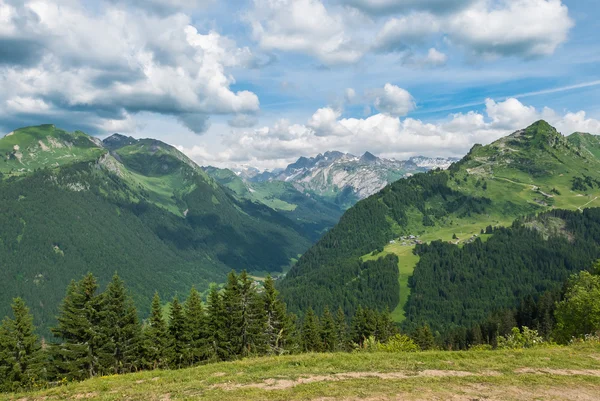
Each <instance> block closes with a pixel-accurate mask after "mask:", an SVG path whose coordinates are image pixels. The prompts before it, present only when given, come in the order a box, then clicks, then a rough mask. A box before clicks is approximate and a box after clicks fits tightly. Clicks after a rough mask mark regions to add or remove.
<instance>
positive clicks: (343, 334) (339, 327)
mask: <svg viewBox="0 0 600 401" xmlns="http://www.w3.org/2000/svg"><path fill="white" fill-rule="evenodd" d="M335 334H336V344H335V351H337V352H343V351H347V350H348V324H347V323H346V315H345V314H344V310H343V309H342V307H341V306H340V307H339V308H338V310H337V313H336V314H335Z"/></svg>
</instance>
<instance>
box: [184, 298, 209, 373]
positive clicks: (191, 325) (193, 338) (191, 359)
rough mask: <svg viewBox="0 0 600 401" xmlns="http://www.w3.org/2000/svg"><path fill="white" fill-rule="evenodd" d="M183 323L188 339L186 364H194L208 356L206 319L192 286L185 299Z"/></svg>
mask: <svg viewBox="0 0 600 401" xmlns="http://www.w3.org/2000/svg"><path fill="white" fill-rule="evenodd" d="M184 313H185V323H186V331H187V337H188V339H189V342H190V345H189V353H188V364H189V365H190V366H191V365H195V364H197V363H199V362H201V361H203V360H204V359H206V358H207V356H208V349H207V347H208V337H209V335H208V319H207V316H206V313H205V311H204V307H203V306H202V300H201V299H200V294H199V293H198V291H197V290H196V288H195V287H192V289H191V291H190V295H189V296H188V298H187V300H186V301H185V308H184Z"/></svg>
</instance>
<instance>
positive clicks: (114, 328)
mask: <svg viewBox="0 0 600 401" xmlns="http://www.w3.org/2000/svg"><path fill="white" fill-rule="evenodd" d="M101 299H102V301H101V302H102V312H101V329H100V330H101V332H102V338H103V339H104V345H103V346H102V349H101V353H102V354H103V358H102V359H103V361H104V363H103V365H104V366H105V369H106V370H107V373H113V374H114V373H126V372H131V371H134V370H136V369H137V368H139V367H140V366H139V359H140V356H141V327H140V324H139V321H138V316H137V310H136V308H135V305H134V303H133V300H132V299H131V297H129V296H128V294H127V290H126V289H125V284H124V283H123V280H121V278H120V277H119V276H118V275H117V274H115V275H114V276H113V278H112V280H111V282H110V283H109V284H108V286H107V288H106V291H105V292H104V293H103V294H102V295H101Z"/></svg>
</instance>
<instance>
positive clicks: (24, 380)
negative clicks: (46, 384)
mask: <svg viewBox="0 0 600 401" xmlns="http://www.w3.org/2000/svg"><path fill="white" fill-rule="evenodd" d="M11 307H12V311H13V315H14V319H10V318H8V317H7V318H5V319H4V320H3V321H2V324H1V325H0V391H15V390H18V389H23V388H29V387H30V386H31V385H33V384H35V383H36V382H37V381H39V380H40V379H41V378H43V377H44V376H45V375H44V359H43V354H42V351H41V348H40V345H39V343H38V341H37V336H36V335H35V327H34V326H33V316H32V315H31V313H30V312H29V308H28V307H27V306H26V305H25V302H24V301H23V300H22V299H21V298H16V299H14V300H13V303H12V305H11Z"/></svg>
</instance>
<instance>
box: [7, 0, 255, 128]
mask: <svg viewBox="0 0 600 401" xmlns="http://www.w3.org/2000/svg"><path fill="white" fill-rule="evenodd" d="M0 10H2V11H1V12H0V15H1V17H0V18H1V19H2V22H4V24H1V25H2V27H3V28H0V29H1V30H0V40H2V39H3V38H4V37H8V35H10V38H11V40H16V39H19V38H20V39H23V40H27V41H33V42H34V43H36V44H37V49H41V50H39V53H36V57H34V58H33V59H27V58H21V60H6V62H5V65H4V67H2V68H0V86H1V87H2V88H3V90H2V92H1V93H0V116H3V118H4V119H5V120H6V119H9V118H10V119H14V120H15V125H16V124H18V123H19V122H20V121H22V122H23V123H24V124H28V123H30V122H33V121H31V120H30V119H31V115H30V112H29V111H28V110H26V109H24V108H21V110H20V113H13V112H11V111H13V110H14V104H16V103H17V102H18V98H26V99H30V102H32V101H36V102H38V104H41V103H42V102H43V103H44V104H45V105H47V109H52V110H53V114H52V115H51V116H52V117H53V118H54V119H55V120H60V119H61V115H62V118H63V119H67V118H66V115H67V114H69V113H74V112H78V113H79V116H80V117H82V118H84V121H82V122H81V123H80V125H82V126H84V128H88V129H89V128H92V129H94V128H96V129H102V127H103V126H105V124H104V123H103V121H109V120H115V121H119V120H123V121H125V122H127V121H130V119H131V115H132V114H135V113H137V112H140V111H150V112H155V113H161V114H168V115H173V116H175V117H177V118H178V119H179V120H180V121H181V122H182V123H183V124H185V125H186V126H187V127H188V128H190V129H192V130H193V131H194V132H197V133H201V132H203V131H204V130H205V129H206V127H207V120H208V118H209V116H210V115H212V114H240V113H255V112H256V111H258V110H259V100H258V97H257V96H256V95H255V94H254V93H252V92H249V91H237V92H234V91H232V90H231V89H230V86H231V85H232V84H233V83H235V79H234V78H233V77H232V76H231V75H230V74H228V73H227V69H228V68H231V67H237V66H245V65H247V64H248V63H250V62H251V59H252V54H251V52H250V50H249V49H248V48H239V47H237V46H236V45H235V43H234V42H233V41H232V40H230V39H228V38H226V37H223V36H221V35H220V34H219V33H217V32H215V31H209V32H207V33H200V32H198V30H197V29H196V28H195V27H193V26H192V25H191V24H190V19H189V17H187V16H186V15H184V14H181V13H178V14H174V15H169V16H161V15H154V14H146V13H139V12H136V11H135V10H127V9H118V8H110V7H109V8H106V9H104V10H103V11H102V12H101V13H98V14H97V15H92V14H90V13H89V12H87V11H86V10H85V9H84V8H82V7H81V6H79V5H77V4H75V3H74V4H72V5H71V4H57V3H55V2H52V1H48V0H37V1H25V2H24V3H22V4H20V5H18V6H13V5H11V3H7V0H0ZM23 21H27V22H26V23H27V24H28V29H27V30H24V31H23V33H22V35H21V36H22V37H19V35H20V32H21V29H20V27H21V24H22V23H23ZM100 33H101V34H100ZM90 44H93V45H90ZM0 53H1V52H0ZM0 57H1V55H0ZM0 66H1V61H0ZM10 105H13V109H12V110H11V109H10ZM86 111H87V112H88V114H86V113H84V112H86ZM31 113H35V110H31ZM92 120H93V121H92ZM56 122H57V123H58V122H60V121H56ZM87 122H89V124H87ZM113 125H114V124H113ZM109 126H110V124H109Z"/></svg>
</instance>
